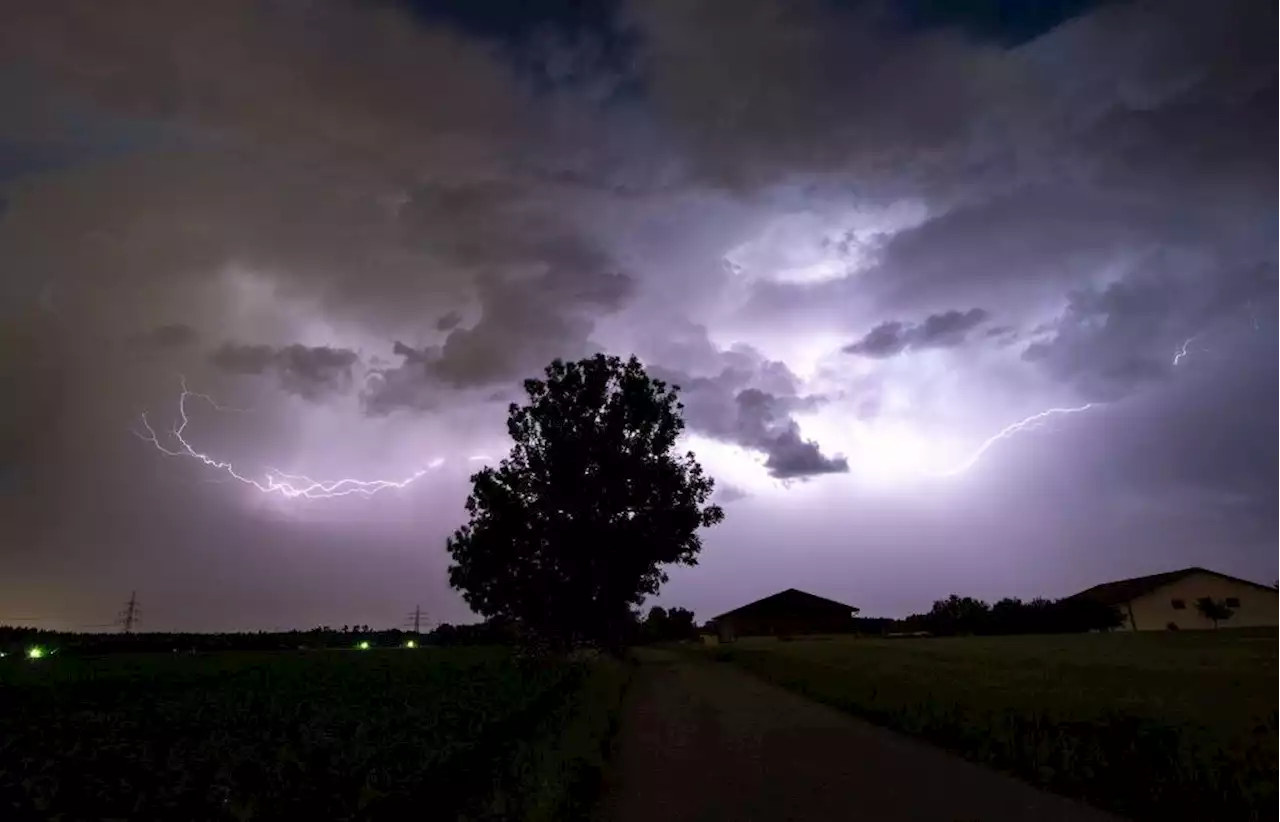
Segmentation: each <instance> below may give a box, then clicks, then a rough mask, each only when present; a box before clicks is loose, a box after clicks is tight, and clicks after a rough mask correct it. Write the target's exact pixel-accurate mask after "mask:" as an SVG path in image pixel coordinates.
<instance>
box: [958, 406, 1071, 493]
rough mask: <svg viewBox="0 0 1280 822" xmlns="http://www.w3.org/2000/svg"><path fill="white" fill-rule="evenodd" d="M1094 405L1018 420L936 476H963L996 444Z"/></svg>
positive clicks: (1049, 411) (1062, 409) (1034, 415)
mask: <svg viewBox="0 0 1280 822" xmlns="http://www.w3.org/2000/svg"><path fill="white" fill-rule="evenodd" d="M1094 405H1095V404H1094V403H1091V402H1087V403H1085V404H1084V405H1079V406H1076V407H1074V408H1049V409H1046V410H1044V411H1041V412H1039V413H1036V414H1032V415H1031V416H1029V417H1027V418H1025V419H1021V420H1018V421H1017V422H1015V423H1012V424H1011V425H1006V426H1005V427H1004V428H1002V429H1000V431H998V432H997V433H995V434H993V435H992V436H990V437H988V438H987V439H986V440H984V441H983V443H982V444H981V445H979V446H978V447H977V448H976V449H974V451H973V453H972V454H970V455H969V456H968V457H966V458H965V459H964V460H963V461H961V462H959V463H957V464H956V465H954V466H952V467H951V468H948V469H947V470H945V471H941V472H938V473H936V474H935V475H934V476H938V477H954V476H956V475H957V474H963V473H964V472H965V471H968V470H969V469H970V468H972V467H973V466H974V465H976V464H977V463H978V460H980V459H982V455H983V454H985V453H987V451H989V450H990V449H991V448H992V446H994V445H995V444H996V443H998V442H1000V441H1001V440H1003V439H1008V438H1009V437H1012V436H1013V435H1014V434H1017V433H1018V432H1020V431H1026V430H1028V429H1031V428H1035V427H1036V426H1038V425H1040V424H1041V423H1043V422H1044V421H1045V420H1047V419H1049V418H1050V417H1057V416H1064V415H1066V414H1078V413H1080V412H1081V411H1088V410H1089V409H1090V408H1093V407H1094Z"/></svg>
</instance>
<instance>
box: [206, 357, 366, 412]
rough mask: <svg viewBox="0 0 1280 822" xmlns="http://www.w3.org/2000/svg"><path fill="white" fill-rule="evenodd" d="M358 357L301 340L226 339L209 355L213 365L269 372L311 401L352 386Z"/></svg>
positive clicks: (290, 390)
mask: <svg viewBox="0 0 1280 822" xmlns="http://www.w3.org/2000/svg"><path fill="white" fill-rule="evenodd" d="M359 359H360V356H359V355H358V354H357V353H356V352H354V351H350V350H347V349H342V348H331V347H329V346H327V345H317V346H306V345H300V344H298V343H294V344H292V345H286V346H282V347H279V348H277V347H275V346H271V345H241V344H236V343H224V344H223V345H222V346H221V347H219V348H218V349H217V350H216V351H214V352H213V354H211V355H210V357H209V361H210V362H211V363H212V364H213V365H214V366H216V367H217V368H219V369H221V370H223V371H226V372H228V373H231V374H250V375H256V376H261V375H264V374H269V375H271V376H273V377H275V378H276V380H277V381H278V384H279V386H280V388H281V390H283V391H286V392H288V393H290V394H296V395H298V396H299V397H302V398H304V399H308V400H312V401H317V400H321V399H324V398H325V397H328V396H331V395H333V394H341V393H344V392H346V391H348V390H350V388H351V383H352V369H353V367H354V366H355V364H356V363H357V362H358V361H359Z"/></svg>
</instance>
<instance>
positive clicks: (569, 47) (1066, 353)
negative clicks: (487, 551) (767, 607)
mask: <svg viewBox="0 0 1280 822" xmlns="http://www.w3.org/2000/svg"><path fill="white" fill-rule="evenodd" d="M476 5H478V4H464V3H457V4H448V5H444V4H435V3H412V4H409V3H394V2H362V3H352V4H349V5H348V4H343V3H339V2H308V1H307V0H266V1H264V2H249V0H220V2H216V3H213V2H210V3H173V2H164V1H163V0H156V2H115V3H110V4H105V3H77V2H65V1H64V0H40V1H39V2H27V3H12V4H6V8H5V12H4V18H5V20H4V24H3V25H0V55H2V56H0V386H2V389H0V390H2V392H3V401H2V402H0V622H11V621H20V623H21V624H33V625H39V626H41V627H49V628H73V629H74V628H87V627H90V626H100V625H105V624H108V623H110V622H111V620H112V618H113V617H114V615H115V613H116V611H117V610H118V609H119V608H120V607H121V606H122V604H123V602H124V600H126V599H127V598H128V596H129V594H130V592H131V591H133V590H136V591H137V592H138V599H139V601H140V603H141V604H142V608H143V614H144V622H143V623H142V627H144V628H150V629H156V630H159V629H200V630H221V629H246V628H248V629H259V628H261V629H280V628H291V627H303V628H305V627H311V626H313V625H318V624H330V625H342V624H344V623H368V624H370V625H372V626H378V627H383V626H386V627H390V626H394V625H399V624H401V623H402V621H403V619H404V615H405V614H406V613H407V612H409V611H411V610H412V609H413V607H414V606H415V605H416V604H420V605H422V606H423V607H424V609H426V611H427V613H428V615H429V616H430V618H431V619H432V620H447V621H454V622H458V621H469V620H471V619H473V618H474V617H472V616H471V615H470V614H469V613H468V611H467V608H466V606H465V605H464V604H463V602H462V600H461V598H460V597H459V596H458V595H457V594H455V593H454V592H452V591H451V590H450V589H449V587H448V584H447V580H446V574H445V568H446V566H447V564H448V556H447V554H446V552H445V548H444V539H445V537H446V536H447V535H448V534H449V533H450V532H451V531H452V530H453V529H454V528H456V527H457V526H458V525H459V524H461V522H462V521H463V519H464V513H465V512H464V511H463V508H462V505H463V501H464V499H465V497H466V494H467V492H468V489H469V486H468V481H467V478H468V475H469V474H470V473H471V472H472V471H474V470H475V469H476V468H477V466H479V465H481V464H483V463H484V462H485V461H493V460H496V459H499V458H501V456H503V455H504V453H505V451H506V448H507V446H508V441H507V439H506V433H505V427H504V420H505V413H506V403H507V402H510V401H512V400H514V399H519V397H520V389H519V385H520V380H521V379H523V378H525V377H528V376H535V375H537V374H538V373H539V372H540V371H541V369H542V367H543V366H545V365H546V364H547V363H548V362H549V361H550V360H551V359H552V358H554V357H557V356H560V357H579V356H585V355H588V354H590V353H593V352H595V351H598V350H604V351H608V352H610V353H617V354H623V355H626V354H629V353H632V352H634V353H635V354H637V355H638V356H640V357H641V359H642V360H643V361H644V362H645V363H646V365H647V366H648V367H649V369H650V371H651V373H654V374H656V375H658V376H661V377H663V378H664V379H669V380H672V381H675V382H677V383H679V384H680V385H682V386H683V387H684V399H685V404H686V406H687V407H686V419H687V422H688V438H687V439H688V445H689V447H691V448H692V449H693V450H694V451H695V452H696V453H697V454H698V456H699V458H700V459H701V461H702V462H703V464H704V466H705V467H706V468H707V470H708V471H709V473H711V474H712V475H713V476H714V477H715V478H716V479H717V484H718V491H717V497H718V500H719V501H720V502H721V503H722V504H724V506H725V510H726V520H725V522H724V524H723V525H721V526H720V527H718V528H716V529H714V530H713V531H711V532H709V533H708V534H707V535H706V536H705V545H706V547H705V550H704V552H703V554H702V557H701V562H700V564H699V566H698V567H696V568H692V569H680V570H678V571H676V572H675V573H673V575H672V579H671V582H670V583H669V584H668V586H667V587H666V588H665V589H664V592H663V595H662V597H661V598H660V600H659V601H660V602H662V603H665V604H668V605H684V606H687V607H692V608H693V609H694V610H695V611H696V612H697V614H698V617H699V618H700V619H705V618H707V617H710V616H712V615H714V614H716V613H719V612H720V611H722V610H727V609H729V608H731V607H734V606H737V605H739V604H742V603H743V602H745V601H748V600H751V599H755V598H757V597H760V596H764V595H767V594H769V593H772V592H774V591H777V590H780V589H783V588H787V587H797V588H801V589H804V590H807V591H811V592H813V593H816V594H820V595H823V596H828V597H832V598H834V599H838V600H841V601H844V602H848V603H851V604H853V605H857V606H859V607H861V608H862V610H863V613H864V614H867V615H883V616H902V615H905V614H907V613H909V612H911V611H916V610H924V609H927V608H928V606H929V604H930V602H931V601H932V600H933V599H935V598H939V597H942V596H945V595H947V594H949V593H951V592H958V593H962V594H968V595H974V596H979V597H984V598H998V597H1000V596H1005V595H1017V596H1022V597H1031V596H1037V595H1044V596H1054V597H1056V596H1062V595H1066V594H1070V593H1073V592H1074V591H1076V590H1079V589H1082V588H1085V587H1087V586H1089V585H1092V584H1095V583H1098V582H1102V581H1106V580H1109V579H1116V578H1120V577H1124V576H1133V575H1138V574H1144V573H1153V572H1158V571H1165V570H1171V569H1175V568H1180V567H1184V566H1187V565H1193V564H1194V565H1203V566H1206V567H1209V568H1212V569H1214V570H1218V571H1222V572H1225V573H1229V574H1235V575H1239V576H1244V577H1247V578H1251V579H1255V580H1258V581H1261V582H1265V583H1270V582H1272V581H1273V580H1274V579H1275V577H1276V575H1277V452H1278V450H1280V447H1278V443H1277V418H1278V411H1277V391H1278V386H1277V350H1278V339H1277V283H1276V270H1277V233H1276V226H1277V205H1276V204H1277V192H1276V180H1277V165H1276V149H1275V147H1276V145H1277V133H1276V103H1275V101H1276V99H1277V88H1276V41H1275V31H1276V29H1277V20H1276V10H1275V4H1274V3H1268V2H1260V1H1259V2H1219V1H1218V0H1213V1H1212V2H1211V1H1210V0H1203V1H1202V2H1169V1H1168V0H1160V2H1151V3H1136V4H1125V3H1105V4H1101V5H1096V4H1086V3H1080V2H1058V3H1033V2H1030V0H1027V2H1022V3H1018V2H1012V0H1008V1H1007V2H996V1H995V0H988V2H982V3H974V4H969V6H968V9H969V10H967V11H964V12H961V11H957V8H956V7H957V5H958V4H955V3H950V2H940V1H937V2H925V1H924V0H920V1H919V2H911V3H898V2H885V3H873V2H819V1H818V0H814V1H813V2H799V1H798V0H785V2H784V0H778V2H756V1H755V0H752V1H751V2H744V0H733V2H729V0H724V2H690V1H689V0H636V2H633V3H629V4H617V5H603V4H592V3H585V2H583V3H569V2H562V3H551V4H543V3H524V4H516V3H498V4H485V6H486V10H477V9H475V6H476ZM535 7H536V8H537V9H538V10H539V15H538V16H534V15H533V13H532V11H531V10H532V9H534V8H535ZM1032 7H1034V9H1033V10H1031V9H1032ZM498 10H501V12H502V13H501V14H499V13H498ZM1029 10H1031V11H1029ZM184 379H185V385H186V387H187V388H188V389H189V390H190V391H191V392H198V393H193V394H190V395H188V396H186V399H185V402H184V401H183V395H182V392H183V385H184V382H183V381H184ZM200 394H203V395H204V396H199V395H200ZM184 408H185V411H186V413H187V418H188V423H187V425H186V427H185V428H179V426H180V425H181V422H182V421H181V412H182V411H183V409H184ZM1053 409H1057V410H1053ZM144 414H145V415H146V416H145V419H144V417H143V415H144ZM1035 415H1042V416H1038V417H1035V418H1034V419H1032V420H1030V422H1028V424H1027V425H1025V426H1022V427H1018V423H1019V422H1020V421H1025V420H1028V418H1032V417H1033V416H1035ZM175 429H177V430H179V434H178V435H175V433H174V431H175ZM1001 432H1005V434H1006V436H1003V437H1000V436H999V435H1000V434H1001ZM153 434H154V438H152V435H153ZM179 437H181V438H182V439H179ZM183 440H185V442H186V443H188V444H189V445H190V446H191V448H192V451H191V452H184V451H183ZM161 449H164V450H165V451H168V452H170V454H176V456H172V455H169V454H166V453H164V451H162V450H161ZM194 454H203V455H205V456H206V457H207V459H208V460H209V461H210V462H216V463H229V464H230V466H231V467H230V469H229V470H227V469H224V468H223V467H219V466H218V465H210V464H205V463H203V462H201V461H200V460H199V459H197V458H196V457H195V456H194ZM231 471H234V472H235V475H233V474H232V473H230V472H231ZM284 473H287V474H289V475H291V476H284ZM237 476H239V477H240V478H242V479H243V481H242V479H237ZM302 476H305V477H309V478H314V479H316V480H330V481H332V480H341V479H343V478H350V479H355V480H360V481H363V482H375V483H376V482H378V481H386V482H394V483H403V482H405V481H407V480H408V481H409V482H408V483H407V484H406V485H405V486H404V487H403V488H395V487H382V488H381V489H380V490H377V491H376V493H372V494H368V493H364V494H362V493H350V494H347V495H344V496H338V497H332V498H327V499H317V498H309V497H317V496H321V495H322V494H323V488H331V489H333V490H336V491H353V490H364V491H366V492H368V491H370V490H374V489H375V488H377V487H378V486H360V485H357V484H354V483H347V484H345V485H340V486H337V487H336V488H334V487H333V486H323V488H320V487H312V488H311V491H310V493H308V494H306V495H303V496H301V497H294V498H290V497H289V495H288V494H287V493H283V492H287V491H289V490H291V489H298V488H302V487H305V486H306V483H307V480H305V479H302V478H301V477H302ZM248 481H253V482H256V483H258V485H253V484H250V482H248ZM273 482H274V483H276V484H275V485H273V484H272V483H273ZM282 484H284V485H282Z"/></svg>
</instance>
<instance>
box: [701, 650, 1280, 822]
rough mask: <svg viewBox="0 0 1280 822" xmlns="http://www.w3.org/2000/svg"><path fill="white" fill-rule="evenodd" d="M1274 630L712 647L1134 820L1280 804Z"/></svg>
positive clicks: (1242, 814) (1240, 812)
mask: <svg viewBox="0 0 1280 822" xmlns="http://www.w3.org/2000/svg"><path fill="white" fill-rule="evenodd" d="M1276 647H1277V636H1276V632H1275V631H1274V630H1272V631H1270V632H1263V633H1259V632H1254V631H1231V630H1222V631H1198V632H1191V631H1184V632H1181V633H1172V632H1171V633H1153V634H1122V633H1114V634H1081V635H1065V636H1019V637H959V638H947V639H943V638H937V639H870V638H852V637H843V638H831V639H797V640H795V641H791V642H782V641H777V640H743V641H741V642H738V643H736V644H733V645H728V646H723V647H722V648H719V649H717V650H715V651H712V652H711V653H713V654H714V655H715V656H717V657H719V658H721V659H725V660H728V661H731V662H733V663H735V664H737V665H740V666H742V667H743V668H745V669H747V670H749V671H751V672H753V673H755V674H757V675H759V676H762V677H764V678H766V679H769V680H771V681H774V682H776V683H778V684H780V685H783V686H785V687H789V688H792V689H795V690H797V691H800V692H803V693H805V694H808V695H810V696H812V697H814V698H816V699H819V700H821V701H824V702H827V703H829V704H832V705H835V706H836V707H839V708H842V709H844V710H847V711H849V712H851V713H854V714H857V715H859V716H863V717H866V718H868V719H870V720H872V721H874V722H877V723H879V724H883V725H887V726H889V727H893V728H896V729H899V730H902V731H906V732H909V733H913V734H918V735H920V736H922V737H925V738H927V739H930V740H932V741H934V742H936V743H938V744H940V745H943V746H945V747H948V748H950V749H952V750H955V751H957V752H959V753H961V754H963V755H965V756H966V757H968V758H970V759H974V760H977V761H980V762H984V763H987V764H989V765H991V766H994V767H997V768H1001V769H1003V770H1007V771H1009V772H1012V773H1015V774H1017V775H1018V776H1021V777H1022V778H1024V779H1027V780H1029V781H1032V782H1035V783H1037V784H1040V785H1043V786H1045V787H1048V788H1051V789H1054V790H1057V791H1059V792H1061V793H1065V794H1069V795H1073V796H1077V797H1082V798H1085V799H1087V800H1089V801H1091V802H1093V803H1094V804H1097V805H1099V806H1102V807H1107V808H1111V809H1113V810H1116V811H1118V812H1120V813H1123V814H1126V815H1128V816H1131V817H1134V818H1138V819H1171V818H1178V819H1193V818H1199V819H1256V818H1274V814H1275V808H1276V767H1277V762H1276V728H1277V724H1276V690H1277V668H1276V661H1277V658H1276Z"/></svg>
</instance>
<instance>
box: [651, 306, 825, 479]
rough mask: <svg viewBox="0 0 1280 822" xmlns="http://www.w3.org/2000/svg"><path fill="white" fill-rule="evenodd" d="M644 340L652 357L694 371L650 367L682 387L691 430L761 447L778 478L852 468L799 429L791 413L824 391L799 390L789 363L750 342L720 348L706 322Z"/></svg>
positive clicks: (815, 401)
mask: <svg viewBox="0 0 1280 822" xmlns="http://www.w3.org/2000/svg"><path fill="white" fill-rule="evenodd" d="M647 348H648V349H649V350H650V351H651V352H652V355H653V359H655V360H656V358H658V357H663V358H665V359H666V361H668V362H683V363H687V365H686V366H685V367H686V368H688V369H690V370H689V371H686V370H681V369H680V368H677V367H671V366H666V365H663V364H662V362H661V361H657V362H654V363H652V364H650V365H648V366H647V370H648V371H649V373H650V374H651V375H653V376H654V377H656V378H658V379H660V380H663V381H665V382H666V383H668V384H672V385H678V386H679V387H680V402H681V403H682V404H683V405H684V419H685V423H686V425H687V426H688V429H689V431H691V432H693V433H696V434H701V435H703V436H706V437H710V438H712V439H716V440H720V441H722V442H728V443H733V444H735V445H740V446H742V447H744V448H747V449H750V450H752V451H757V452H759V453H761V454H763V455H764V456H765V467H766V469H767V470H768V471H769V473H770V474H771V475H772V476H774V477H777V478H778V479H801V478H805V477H810V476H817V475H820V474H834V473H843V472H846V471H848V470H849V463H848V461H847V460H846V459H845V458H844V457H842V456H834V457H829V456H826V455H824V454H823V453H822V451H821V448H820V447H819V445H818V444H817V443H816V442H813V441H811V440H806V439H804V438H803V437H802V436H801V434H800V426H799V425H798V424H797V423H796V421H795V420H794V419H793V418H792V416H791V415H792V414H793V413H795V412H797V411H806V410H812V409H813V408H815V407H817V406H818V405H820V404H821V403H822V398H821V397H817V396H811V395H802V394H800V393H799V380H797V379H796V376H795V375H794V374H793V373H791V369H789V368H787V366H786V364H784V363H781V362H778V361H776V360H770V359H768V358H766V357H764V356H763V355H762V354H761V353H760V352H759V351H757V350H755V349H754V348H752V347H751V346H748V345H741V344H740V345H735V346H732V347H730V348H728V349H725V350H720V349H718V348H716V346H715V345H714V344H712V342H711V340H710V339H709V338H708V337H707V334H706V329H704V328H701V327H699V326H696V325H692V324H680V325H677V326H676V327H675V328H672V329H669V331H668V333H667V334H665V335H664V336H663V338H661V339H660V340H655V341H652V342H651V343H650V344H649V346H647Z"/></svg>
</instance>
